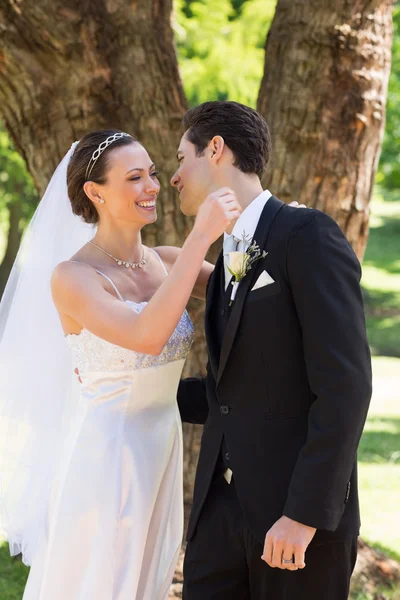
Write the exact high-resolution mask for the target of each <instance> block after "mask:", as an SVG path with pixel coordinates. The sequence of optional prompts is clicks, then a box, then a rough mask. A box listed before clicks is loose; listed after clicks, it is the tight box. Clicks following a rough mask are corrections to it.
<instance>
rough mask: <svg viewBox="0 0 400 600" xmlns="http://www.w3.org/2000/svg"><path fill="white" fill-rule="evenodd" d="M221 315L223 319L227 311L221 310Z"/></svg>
mask: <svg viewBox="0 0 400 600" xmlns="http://www.w3.org/2000/svg"><path fill="white" fill-rule="evenodd" d="M221 315H222V316H223V317H224V316H225V309H224V308H223V309H222V310H221Z"/></svg>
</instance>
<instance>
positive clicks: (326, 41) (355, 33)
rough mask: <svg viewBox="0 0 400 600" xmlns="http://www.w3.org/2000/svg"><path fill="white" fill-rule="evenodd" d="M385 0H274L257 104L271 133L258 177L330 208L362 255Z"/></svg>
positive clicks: (386, 62) (382, 93)
mask: <svg viewBox="0 0 400 600" xmlns="http://www.w3.org/2000/svg"><path fill="white" fill-rule="evenodd" d="M392 9H393V1H392V0H352V1H349V0H335V2H332V0H310V1H309V2H303V1H302V0H279V1H278V6H277V10H276V14H275V18H274V21H273V23H272V26H271V29H270V31H269V34H268V37H267V43H266V58H265V71H264V78H263V80H262V84H261V89H260V94H259V98H258V109H259V110H260V111H261V112H262V113H263V115H264V116H265V117H266V119H267V121H268V123H269V125H270V127H271V133H272V142H273V157H272V161H271V165H270V168H269V171H268V173H267V174H266V178H265V183H266V185H267V186H268V187H269V188H271V190H273V192H274V193H275V194H276V195H277V196H279V197H280V198H281V199H282V200H284V201H286V202H290V201H292V200H297V201H298V202H301V203H305V204H307V205H308V206H313V207H315V208H318V209H320V210H323V211H325V212H327V213H328V214H330V215H331V216H332V217H333V218H334V219H335V220H336V221H337V222H338V223H339V225H340V227H341V228H342V230H343V231H344V233H345V234H346V236H347V238H348V239H349V241H350V243H351V244H352V246H353V248H354V249H355V251H356V253H357V255H358V256H359V257H360V258H362V256H363V254H364V251H365V247H366V243H367V237H368V217H369V201H370V197H371V193H372V187H373V183H374V177H375V172H376V168H377V164H378V159H379V154H380V149H381V143H382V137H383V132H384V126H385V105H386V97H387V88H388V80H389V73H390V65H391V43H392Z"/></svg>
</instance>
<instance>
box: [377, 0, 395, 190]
mask: <svg viewBox="0 0 400 600" xmlns="http://www.w3.org/2000/svg"><path fill="white" fill-rule="evenodd" d="M376 181H377V183H379V184H380V185H382V186H383V187H385V188H387V189H389V190H390V189H393V188H400V3H399V2H396V6H395V8H394V11H393V48H392V71H391V74H390V81H389V93H388V100H387V118H386V129H385V137H384V140H383V147H382V154H381V160H380V163H379V170H378V174H377V178H376Z"/></svg>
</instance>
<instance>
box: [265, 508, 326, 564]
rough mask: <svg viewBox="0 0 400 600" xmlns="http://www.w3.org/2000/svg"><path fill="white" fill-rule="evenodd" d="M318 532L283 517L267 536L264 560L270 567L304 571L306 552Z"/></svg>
mask: <svg viewBox="0 0 400 600" xmlns="http://www.w3.org/2000/svg"><path fill="white" fill-rule="evenodd" d="M316 531H317V530H316V529H314V527H309V526H308V525H303V524H302V523H298V522H297V521H293V519H289V517H285V516H283V517H281V518H280V519H279V520H278V521H277V522H276V523H275V524H274V525H273V526H272V527H271V529H270V530H269V531H268V533H267V535H266V536H265V544H264V553H263V555H262V557H261V558H262V559H263V560H265V562H266V563H267V564H268V565H269V566H270V567H273V568H275V567H278V569H287V570H289V571H297V569H304V567H305V566H306V564H305V552H306V550H307V548H308V545H309V544H310V542H311V540H312V539H313V537H314V535H315V532H316Z"/></svg>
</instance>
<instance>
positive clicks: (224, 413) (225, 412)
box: [219, 404, 230, 415]
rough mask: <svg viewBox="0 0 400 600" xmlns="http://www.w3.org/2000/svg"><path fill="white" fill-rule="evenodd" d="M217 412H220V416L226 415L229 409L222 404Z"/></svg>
mask: <svg viewBox="0 0 400 600" xmlns="http://www.w3.org/2000/svg"><path fill="white" fill-rule="evenodd" d="M219 410H220V412H221V415H227V414H228V413H229V411H230V408H229V406H226V404H223V405H222V406H221V408H220V409H219Z"/></svg>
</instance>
